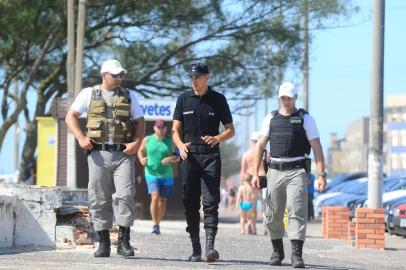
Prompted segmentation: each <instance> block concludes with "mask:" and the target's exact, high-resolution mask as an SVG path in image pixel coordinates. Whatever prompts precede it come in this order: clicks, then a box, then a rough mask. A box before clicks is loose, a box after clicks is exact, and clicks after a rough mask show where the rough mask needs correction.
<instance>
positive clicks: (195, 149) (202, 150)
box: [187, 145, 220, 154]
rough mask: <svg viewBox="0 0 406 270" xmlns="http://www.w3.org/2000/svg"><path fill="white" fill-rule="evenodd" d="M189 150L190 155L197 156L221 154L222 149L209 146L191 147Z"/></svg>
mask: <svg viewBox="0 0 406 270" xmlns="http://www.w3.org/2000/svg"><path fill="white" fill-rule="evenodd" d="M187 149H188V150H189V153H196V154H209V153H220V148H219V147H218V146H215V147H210V146H207V145H191V146H189V147H188V148H187Z"/></svg>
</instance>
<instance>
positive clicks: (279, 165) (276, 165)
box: [269, 159, 305, 171]
mask: <svg viewBox="0 0 406 270" xmlns="http://www.w3.org/2000/svg"><path fill="white" fill-rule="evenodd" d="M304 166H305V164H304V159H301V160H296V161H290V162H277V161H272V160H271V162H269V167H270V168H271V169H275V170H279V171H286V170H291V169H295V168H304Z"/></svg>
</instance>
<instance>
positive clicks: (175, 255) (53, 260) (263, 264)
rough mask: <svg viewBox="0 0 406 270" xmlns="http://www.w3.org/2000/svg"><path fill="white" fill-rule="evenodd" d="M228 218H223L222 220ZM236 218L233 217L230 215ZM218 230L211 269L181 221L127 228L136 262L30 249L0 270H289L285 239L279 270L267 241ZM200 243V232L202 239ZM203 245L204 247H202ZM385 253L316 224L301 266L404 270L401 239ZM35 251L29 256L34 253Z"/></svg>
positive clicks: (232, 228) (5, 252)
mask: <svg viewBox="0 0 406 270" xmlns="http://www.w3.org/2000/svg"><path fill="white" fill-rule="evenodd" d="M227 215H228V216H227ZM235 215H237V214H236V213H235ZM222 221H223V222H221V223H220V225H219V232H218V237H217V241H216V248H217V249H218V250H219V252H220V260H219V261H218V262H215V263H211V264H208V263H205V262H200V263H190V262H188V261H187V258H188V256H189V255H190V253H191V246H190V241H189V239H188V237H187V235H186V233H185V222H184V221H165V222H162V224H161V231H162V235H151V234H150V232H151V221H136V223H135V225H134V227H133V228H132V245H133V246H135V247H136V248H137V251H136V254H135V257H133V258H129V259H126V258H122V257H121V256H118V255H116V253H115V247H113V254H112V256H111V257H110V258H99V259H96V258H94V257H93V252H94V250H89V249H83V248H80V249H73V250H72V249H71V250H40V249H39V248H37V249H35V248H33V247H27V248H19V249H0V269H34V270H36V269H38V270H39V269H41V270H42V269H44V270H47V269H52V270H56V269H97V270H101V269H120V270H123V269H147V270H162V269H225V270H228V269H230V270H235V269H238V270H239V269H292V268H291V267H290V244H289V241H288V240H287V239H286V238H285V239H284V243H285V252H286V253H287V258H285V260H284V261H283V266H282V267H271V266H269V265H268V260H269V257H270V255H271V253H272V248H271V242H270V240H269V237H268V236H264V235H261V234H262V233H263V228H262V225H261V224H258V232H259V233H260V234H259V235H256V236H252V235H240V234H239V225H238V224H237V223H236V222H233V221H237V218H236V216H232V215H230V213H226V217H224V216H223V218H222ZM201 238H202V240H203V239H204V236H203V232H202V234H201ZM202 244H204V241H202ZM386 247H387V249H386V250H371V249H356V248H353V247H349V246H347V245H346V242H345V241H339V240H325V239H322V238H321V224H320V223H311V224H309V226H308V238H307V240H306V243H305V248H304V260H305V263H306V265H307V268H308V269H332V270H343V269H379V270H383V269H405V268H404V267H405V265H406V238H401V237H394V236H389V235H387V237H386ZM33 249H34V250H33Z"/></svg>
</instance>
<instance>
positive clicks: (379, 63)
mask: <svg viewBox="0 0 406 270" xmlns="http://www.w3.org/2000/svg"><path fill="white" fill-rule="evenodd" d="M373 25H374V26H373V52H372V54H373V56H372V58H373V62H372V80H371V121H370V126H369V138H370V139H369V154H368V202H369V203H368V207H369V208H382V182H383V181H382V177H383V157H382V152H383V75H384V37H385V31H384V30H385V0H375V3H374V20H373Z"/></svg>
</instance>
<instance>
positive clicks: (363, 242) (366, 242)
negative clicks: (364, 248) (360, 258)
mask: <svg viewBox="0 0 406 270" xmlns="http://www.w3.org/2000/svg"><path fill="white" fill-rule="evenodd" d="M356 241H357V243H360V244H375V240H374V239H357V240H356Z"/></svg>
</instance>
